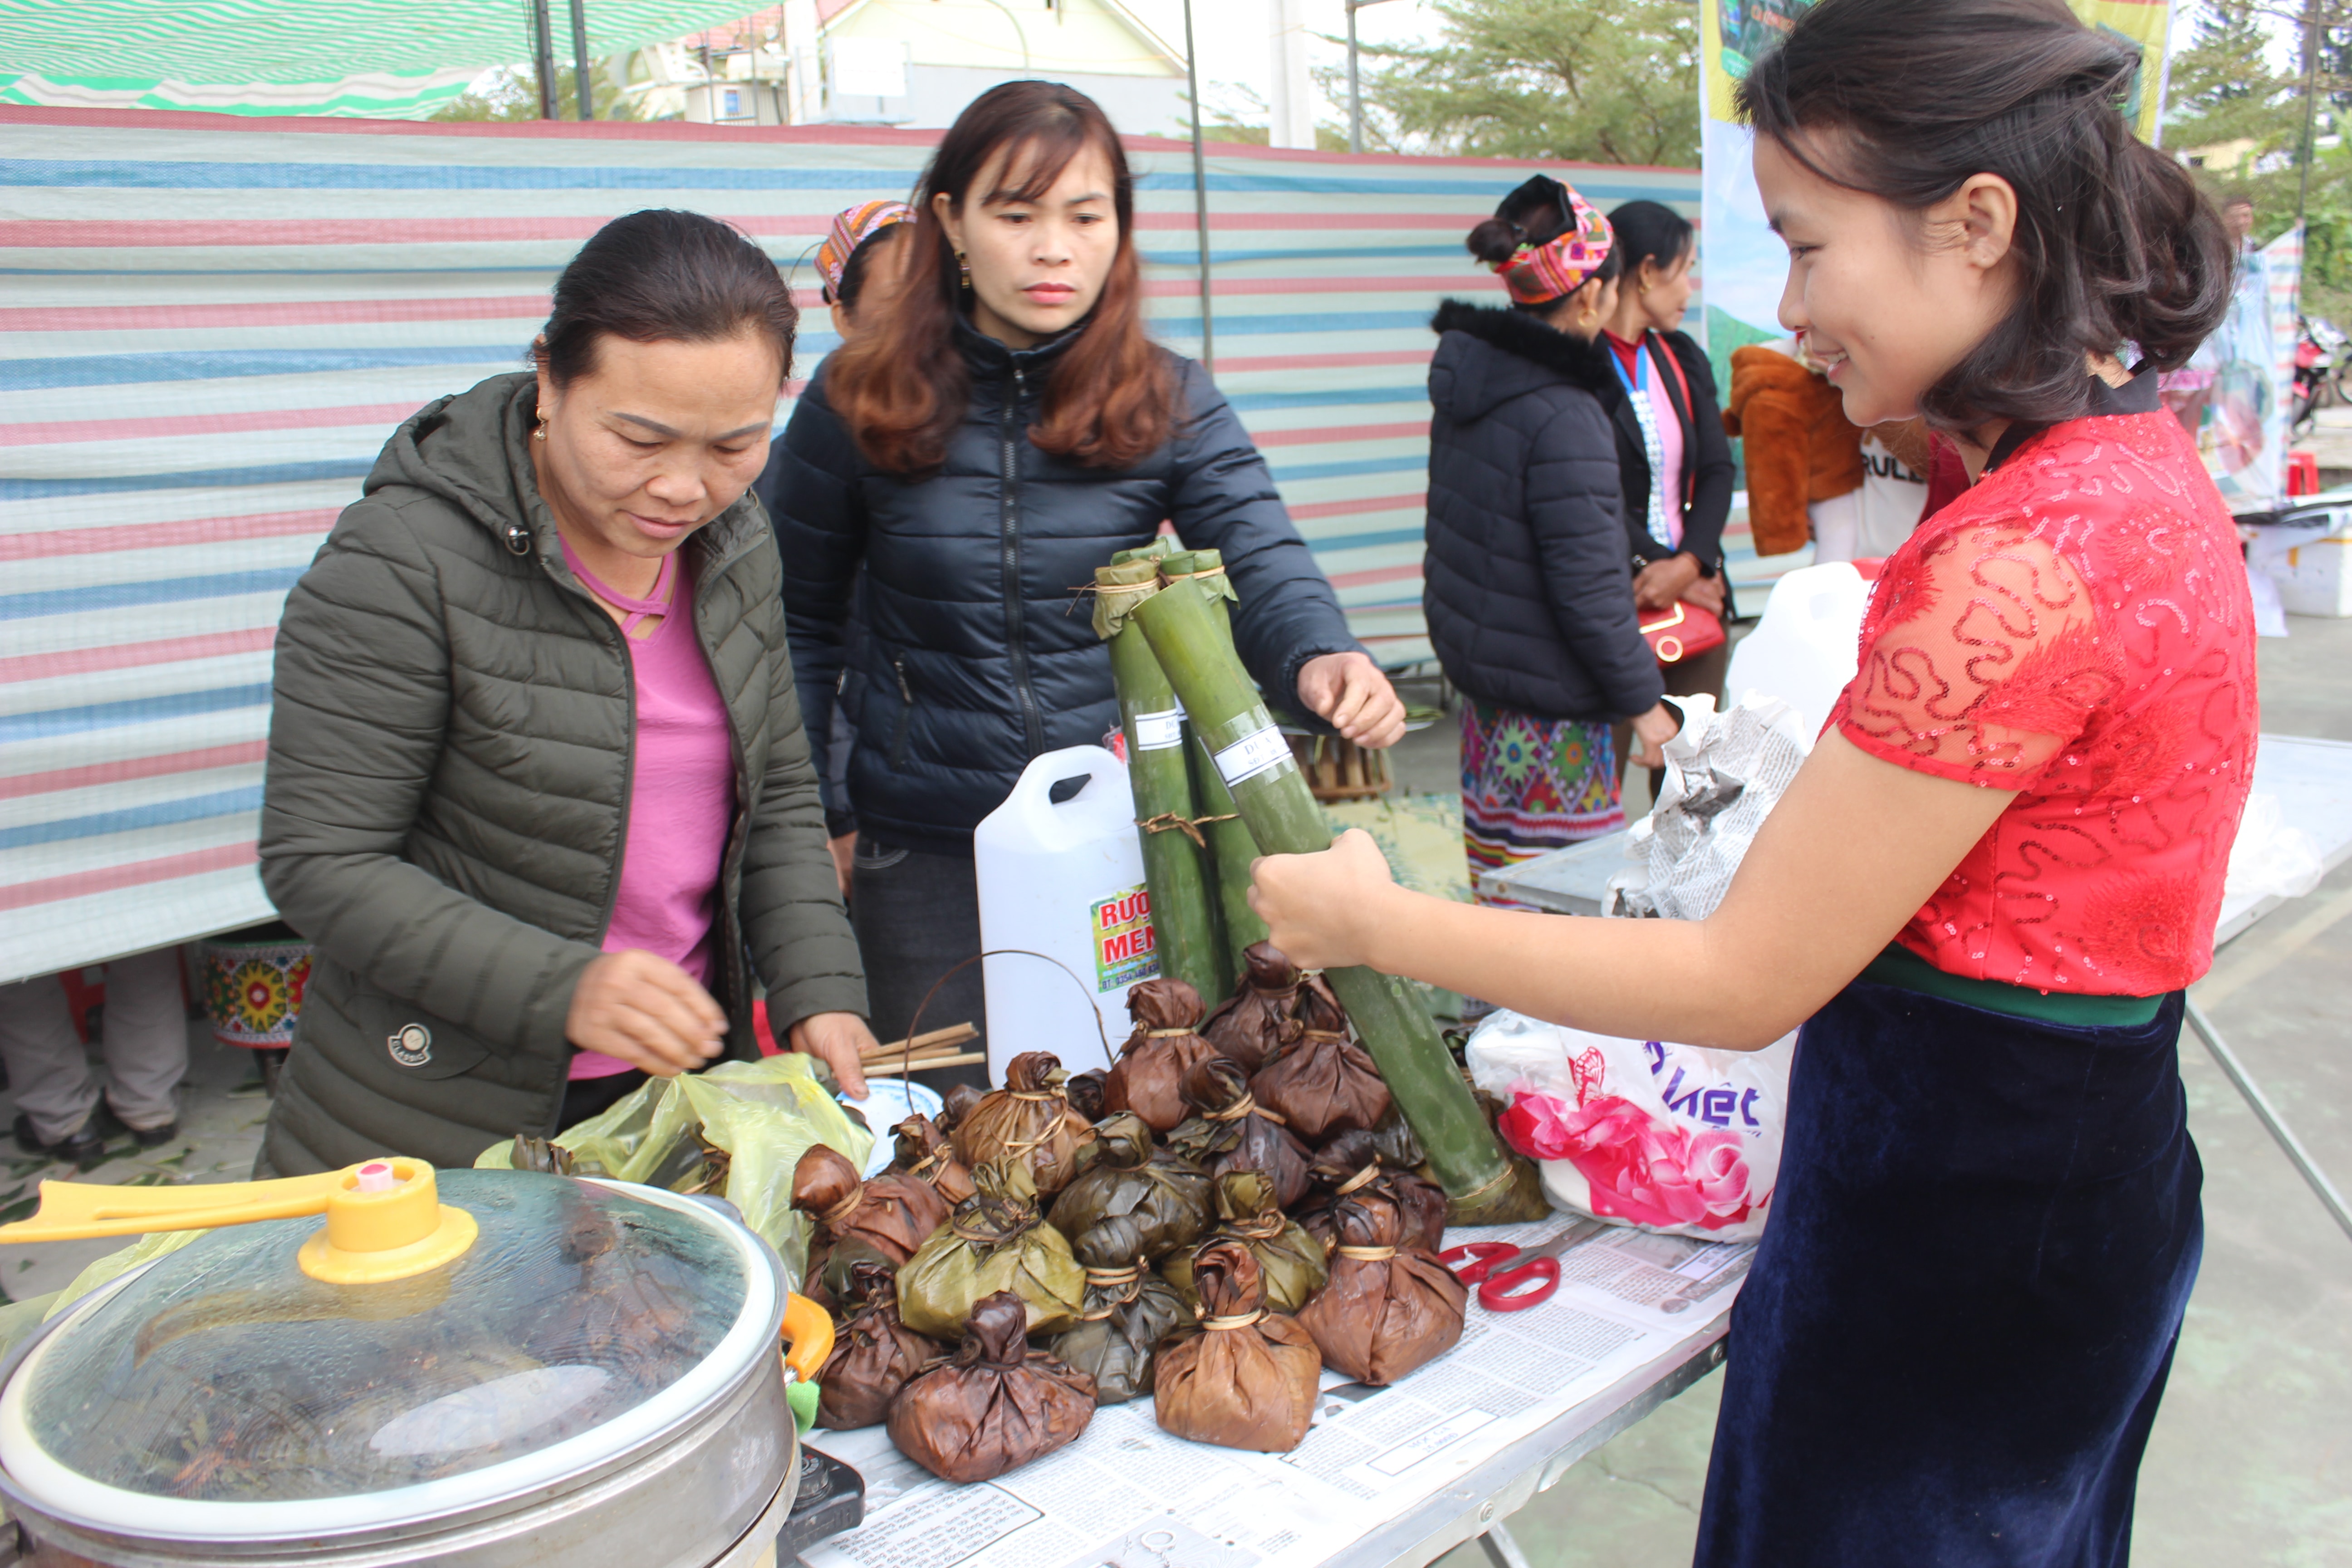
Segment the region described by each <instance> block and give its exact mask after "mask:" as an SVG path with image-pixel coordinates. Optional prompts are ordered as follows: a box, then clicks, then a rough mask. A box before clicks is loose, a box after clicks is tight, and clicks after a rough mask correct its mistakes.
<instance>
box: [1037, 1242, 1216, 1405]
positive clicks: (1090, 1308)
mask: <svg viewBox="0 0 2352 1568" xmlns="http://www.w3.org/2000/svg"><path fill="white" fill-rule="evenodd" d="M1070 1249H1071V1250H1072V1251H1073V1252H1075V1253H1076V1254H1077V1258H1078V1263H1079V1266H1080V1267H1082V1268H1085V1270H1086V1272H1087V1303H1086V1310H1084V1311H1082V1312H1081V1313H1079V1314H1078V1326H1077V1327H1076V1328H1075V1329H1072V1330H1070V1331H1068V1332H1067V1333H1065V1334H1062V1335H1060V1336H1058V1337H1056V1338H1055V1340H1054V1342H1053V1352H1054V1353H1055V1355H1057V1356H1059V1357H1061V1358H1062V1359H1063V1360H1064V1361H1066V1362H1067V1363H1069V1364H1070V1365H1071V1366H1073V1367H1075V1368H1076V1369H1077V1370H1078V1371H1080V1372H1083V1373H1087V1375H1088V1376H1090V1377H1092V1378H1093V1379H1094V1380H1095V1398H1096V1401H1097V1403H1099V1404H1103V1405H1124V1404H1125V1403H1127V1402H1128V1401H1129V1400H1130V1399H1135V1398H1139V1397H1140V1396H1142V1395H1144V1394H1150V1392H1151V1366H1152V1357H1153V1353H1154V1352H1156V1351H1157V1350H1158V1349H1159V1346H1160V1341H1161V1340H1162V1339H1164V1338H1166V1337H1167V1335H1168V1333H1169V1332H1170V1331H1171V1330H1173V1329H1175V1328H1177V1327H1179V1326H1180V1325H1181V1324H1185V1323H1189V1322H1191V1321H1192V1309H1191V1308H1190V1307H1188V1306H1186V1305H1185V1304H1184V1299H1183V1298H1182V1297H1181V1296H1179V1295H1177V1294H1176V1290H1175V1288H1174V1287H1173V1286H1171V1285H1170V1284H1169V1283H1168V1282H1167V1281H1166V1280H1165V1279H1160V1276H1158V1275H1157V1274H1154V1273H1153V1272H1152V1271H1151V1268H1150V1260H1149V1259H1148V1258H1145V1257H1144V1255H1143V1244H1142V1239H1141V1235H1140V1232H1139V1229H1138V1227H1137V1226H1136V1223H1135V1221H1134V1220H1133V1219H1132V1218H1129V1217H1125V1216H1121V1217H1117V1218H1112V1219H1107V1220H1105V1221H1103V1222H1102V1223H1101V1224H1100V1225H1097V1226H1095V1227H1094V1228H1093V1229H1091V1230H1089V1231H1087V1232H1086V1233H1085V1234H1084V1235H1082V1236H1080V1237H1078V1238H1077V1239H1076V1240H1075V1241H1073V1242H1071V1243H1070Z"/></svg>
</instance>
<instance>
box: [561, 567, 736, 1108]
mask: <svg viewBox="0 0 2352 1568" xmlns="http://www.w3.org/2000/svg"><path fill="white" fill-rule="evenodd" d="M568 553H569V552H567V554H568ZM575 571H576V567H575ZM672 593H673V597H672V600H671V602H672V604H673V605H675V606H676V607H677V614H674V615H668V616H663V617H662V621H661V625H660V626H657V627H656V628H655V630H654V634H653V636H651V637H646V638H644V639H642V640H640V639H636V638H630V639H628V646H629V660H630V664H631V665H632V667H633V668H634V671H635V679H636V687H637V733H636V754H635V761H634V764H633V766H632V768H631V771H630V774H629V823H628V838H627V841H626V843H625V845H624V846H623V848H622V853H621V890H620V894H619V896H618V897H617V898H616V899H615V900H614V904H613V923H612V925H611V926H610V927H609V928H607V930H606V931H605V932H604V951H605V952H621V951H622V950H623V949H625V948H632V947H641V948H643V949H645V950H646V952H651V953H655V954H656V955H658V956H660V957H663V958H667V959H668V960H669V961H670V962H671V963H675V964H677V966H678V967H679V968H681V969H683V970H685V971H686V972H687V973H688V974H691V975H693V976H694V978H695V979H696V980H697V981H699V982H701V983H702V984H706V985H707V984H709V980H710V968H711V961H712V953H711V946H712V943H711V932H712V930H713V928H714V927H715V925H716V923H717V921H718V914H719V868H720V864H721V862H722V861H723V860H724V859H725V858H726V855H727V835H728V833H729V832H730V830H731V829H732V828H733V826H734V823H735V743H734V738H733V736H732V735H731V734H730V732H729V730H728V727H727V705H726V704H725V703H724V702H722V701H721V700H719V685H718V682H716V681H714V680H713V679H711V678H710V664H709V660H708V659H706V658H703V655H702V645H701V643H700V642H698V640H696V638H695V635H694V626H693V619H694V617H693V613H692V608H691V606H692V605H693V602H694V596H693V592H692V588H691V584H690V583H689V581H688V576H687V574H686V572H685V571H684V570H683V568H682V567H681V569H680V570H679V572H678V574H677V586H676V587H675V588H674V589H673V590H672ZM628 1070H629V1064H628V1063H627V1062H625V1061H622V1060H621V1059H619V1058H616V1057H608V1056H606V1055H604V1053H603V1052H602V1051H582V1050H575V1051H574V1052H573V1053H572V1068H571V1076H572V1078H575V1079H583V1078H609V1077H611V1076H612V1075H613V1074H614V1073H621V1072H627V1071H628Z"/></svg>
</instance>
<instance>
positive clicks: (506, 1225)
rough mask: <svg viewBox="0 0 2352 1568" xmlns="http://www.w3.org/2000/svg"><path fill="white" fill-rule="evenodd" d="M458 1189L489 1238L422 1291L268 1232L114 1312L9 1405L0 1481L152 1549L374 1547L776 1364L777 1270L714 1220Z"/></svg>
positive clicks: (74, 1332) (156, 1281)
mask: <svg viewBox="0 0 2352 1568" xmlns="http://www.w3.org/2000/svg"><path fill="white" fill-rule="evenodd" d="M371 1168H372V1167H371ZM436 1175H437V1180H438V1183H439V1199H440V1202H441V1203H442V1204H443V1205H445V1206H446V1208H454V1209H458V1210H462V1211H463V1214H461V1215H457V1216H455V1217H456V1218H457V1220H458V1221H460V1222H461V1224H462V1221H463V1220H464V1219H465V1218H466V1217H467V1216H468V1215H469V1216H470V1217H471V1219H472V1221H473V1222H474V1224H475V1225H476V1226H478V1235H477V1236H476V1237H474V1238H473V1240H472V1242H471V1245H469V1246H467V1247H466V1248H465V1249H464V1250H463V1252H461V1253H459V1254H458V1255H457V1257H456V1258H454V1259H453V1260H451V1261H447V1262H443V1263H440V1264H438V1265H437V1266H436V1267H432V1268H425V1270H424V1271H422V1272H416V1273H411V1274H409V1275H408V1276H407V1277H405V1278H401V1279H389V1280H383V1281H381V1282H375V1283H331V1282H328V1281H327V1280H325V1279H320V1278H317V1277H315V1276H316V1273H317V1272H318V1270H317V1268H316V1267H315V1265H316V1253H317V1250H318V1248H319V1247H321V1246H323V1245H324V1242H323V1240H322V1239H317V1238H322V1237H323V1236H324V1232H322V1230H321V1227H320V1225H319V1222H318V1221H317V1220H315V1219H310V1218H300V1219H272V1220H264V1221H259V1222H257V1223H251V1224H240V1225H230V1226H226V1227H225V1228H222V1229H219V1230H215V1231H213V1232H211V1233H210V1234H208V1235H205V1236H202V1237H198V1238H197V1239H196V1240H195V1241H194V1242H192V1243H190V1244H189V1245H188V1246H187V1247H184V1248H182V1249H181V1250H179V1251H177V1252H173V1253H171V1254H168V1255H166V1256H164V1257H163V1258H159V1259H158V1260H157V1261H155V1262H154V1263H152V1264H151V1265H148V1266H147V1267H145V1268H142V1269H140V1270H137V1271H135V1272H133V1273H131V1274H130V1275H127V1276H125V1277H124V1279H121V1280H120V1281H118V1282H116V1283H115V1284H114V1285H112V1286H110V1287H107V1288H106V1289H101V1290H100V1291H98V1292H95V1293H94V1294H93V1295H92V1297H91V1299H90V1300H89V1301H87V1302H85V1303H83V1304H82V1305H81V1306H79V1308H77V1309H75V1310H73V1311H72V1312H71V1313H70V1314H69V1315H68V1317H67V1318H65V1319H64V1320H62V1321H60V1322H59V1323H58V1324H57V1325H55V1327H54V1329H53V1331H50V1332H49V1333H47V1335H46V1336H45V1337H43V1338H42V1339H41V1340H40V1341H39V1342H37V1344H36V1345H35V1346H34V1347H33V1349H32V1351H31V1352H30V1353H29V1354H28V1355H27V1356H26V1359H25V1360H24V1361H23V1363H21V1364H20V1365H19V1367H18V1369H17V1371H16V1374H15V1375H14V1376H13V1377H12V1378H11V1379H10V1380H9V1383H8V1385H7V1387H6V1389H5V1392H0V1468H5V1471H6V1472H7V1475H8V1478H9V1479H10V1480H11V1481H13V1482H14V1483H15V1486H16V1488H17V1489H21V1490H22V1492H23V1493H24V1495H25V1497H26V1500H28V1501H30V1502H33V1503H34V1504H36V1505H37V1506H43V1507H47V1508H51V1509H54V1510H57V1511H58V1512H59V1513H60V1514H63V1515H65V1516H68V1517H70V1518H74V1519H77V1520H79V1521H83V1522H86V1523H89V1524H94V1525H100V1526H103V1527H106V1528H109V1529H113V1530H117V1531H132V1532H135V1533H137V1534H141V1535H149V1536H160V1537H188V1538H196V1539H211V1540H218V1539H266V1538H268V1537H272V1536H277V1535H281V1534H282V1535H302V1536H316V1535H320V1534H324V1533H331V1532H334V1531H348V1530H362V1529H369V1528H373V1527H381V1526H384V1525H390V1524H397V1523H403V1522H406V1521H415V1520H422V1519H428V1518H434V1517H443V1516H446V1515H449V1514H453V1513H457V1512H460V1511H463V1510H467V1509H471V1508H474V1507H478V1506H479V1505H482V1504H485V1503H489V1502H493V1501H495V1500H498V1499H499V1498H502V1497H508V1496H511V1495H514V1494H517V1493H520V1492H522V1491H525V1490H529V1489H534V1488H541V1487H545V1486H547V1485H549V1484H551V1483H554V1482H559V1481H561V1480H562V1479H565V1478H567V1477H570V1476H575V1475H578V1474H581V1473H582V1472H583V1471H587V1470H592V1469H594V1468H598V1467H600V1466H602V1465H604V1463H606V1462H607V1461H609V1460H611V1459H613V1458H615V1457H617V1456H620V1455H622V1454H624V1453H625V1452H627V1451H628V1450H629V1449H630V1448H631V1447H633V1446H635V1445H637V1444H640V1443H642V1442H644V1441H646V1439H648V1438H650V1437H653V1436H656V1435H657V1434H659V1433H661V1432H663V1431H665V1430H667V1429H668V1428H669V1427H670V1426H674V1425H675V1424H676V1423H677V1422H678V1421H680V1420H682V1419H684V1418H686V1417H687V1416H688V1415H692V1414H693V1413H694V1412H695V1411H697V1410H698V1409H700V1408H702V1407H703V1406H704V1405H707V1404H708V1403H709V1401H710V1400H711V1399H713V1398H716V1397H718V1396H719V1394H722V1393H724V1392H725V1391H727V1390H728V1389H730V1388H731V1387H732V1386H734V1384H735V1383H736V1380H737V1379H738V1378H739V1377H740V1375H741V1374H742V1373H743V1372H744V1371H745V1370H746V1369H747V1368H749V1367H751V1365H752V1364H753V1362H754V1359H755V1358H756V1357H757V1356H758V1355H760V1354H761V1353H763V1352H764V1353H765V1354H767V1355H770V1356H772V1355H773V1354H774V1353H775V1347H776V1334H777V1321H778V1319H779V1317H780V1315H781V1312H782V1295H781V1284H780V1281H779V1280H778V1279H777V1277H776V1268H775V1264H774V1261H773V1259H772V1258H771V1257H770V1256H769V1255H768V1253H767V1251H766V1249H765V1248H764V1247H762V1246H761V1243H760V1242H759V1240H758V1238H757V1237H753V1236H752V1235H751V1233H750V1232H749V1231H748V1230H745V1229H744V1228H743V1227H742V1226H738V1225H735V1224H733V1223H731V1222H730V1221H729V1220H727V1219H726V1218H724V1217H722V1216H721V1215H719V1214H718V1213H717V1212H715V1211H713V1210H710V1209H709V1208H706V1207H703V1206H701V1205H698V1204H696V1203H695V1202H694V1201H693V1200H691V1199H688V1198H681V1197H677V1196H675V1195H673V1194H668V1193H663V1192H658V1191H656V1190H654V1189H650V1188H644V1187H635V1186H620V1185H606V1184H601V1183H596V1182H591V1181H583V1180H575V1179H573V1178H572V1177H567V1176H554V1175H544V1174H538V1173H530V1172H520V1171H449V1172H442V1173H431V1172H429V1171H428V1172H427V1173H426V1178H427V1179H428V1180H430V1179H434V1178H435V1177H436ZM306 1243H309V1244H310V1247H311V1249H312V1255H311V1257H310V1259H309V1260H308V1264H307V1265H306V1261H305V1259H304V1258H301V1257H300V1256H299V1255H300V1254H301V1253H302V1249H303V1248H304V1247H305V1244H306Z"/></svg>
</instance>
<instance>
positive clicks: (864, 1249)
mask: <svg viewBox="0 0 2352 1568" xmlns="http://www.w3.org/2000/svg"><path fill="white" fill-rule="evenodd" d="M903 1261H905V1260H904V1259H903V1258H899V1257H898V1256H897V1255H896V1254H895V1253H890V1252H885V1251H884V1250H883V1249H882V1248H880V1247H877V1246H876V1245H875V1244H874V1238H873V1237H870V1236H845V1237H841V1238H840V1239H839V1240H836V1241H834V1242H830V1243H825V1244H821V1245H819V1246H816V1247H813V1248H811V1250H810V1254H809V1272H808V1281H807V1283H805V1284H804V1285H803V1286H802V1287H801V1293H802V1294H803V1295H804V1296H806V1297H807V1298H808V1299H809V1300H812V1301H814V1302H815V1303H816V1304H817V1305H818V1306H820V1307H823V1308H824V1310H826V1311H828V1312H835V1313H839V1312H843V1311H845V1310H848V1308H849V1305H850V1303H851V1302H853V1301H855V1300H856V1299H857V1288H856V1276H857V1270H858V1268H859V1267H860V1266H862V1265H866V1264H872V1265H875V1266H877V1267H878V1268H881V1269H882V1271H883V1272H884V1273H886V1274H896V1273H897V1272H898V1265H899V1264H900V1263H902V1262H903Z"/></svg>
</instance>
